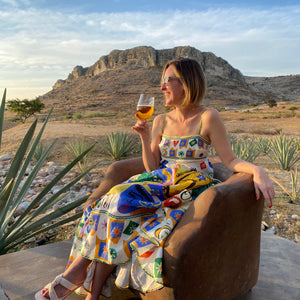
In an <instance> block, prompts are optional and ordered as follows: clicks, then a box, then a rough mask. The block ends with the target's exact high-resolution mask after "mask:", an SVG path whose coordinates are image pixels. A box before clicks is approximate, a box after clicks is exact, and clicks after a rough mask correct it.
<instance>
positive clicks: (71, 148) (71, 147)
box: [66, 140, 90, 173]
mask: <svg viewBox="0 0 300 300" xmlns="http://www.w3.org/2000/svg"><path fill="white" fill-rule="evenodd" d="M89 147H90V145H89V143H88V141H85V140H78V141H73V142H71V143H69V144H68V145H66V149H67V151H68V152H69V153H70V154H71V156H72V157H73V159H75V158H76V157H78V156H79V155H81V154H82V153H84V152H85V151H86V150H87V149H88V148H89ZM88 165H89V161H88V154H87V155H85V156H84V157H83V158H82V159H81V160H80V161H79V162H78V168H79V170H80V171H81V172H82V173H83V172H85V171H86V170H87V169H88Z"/></svg>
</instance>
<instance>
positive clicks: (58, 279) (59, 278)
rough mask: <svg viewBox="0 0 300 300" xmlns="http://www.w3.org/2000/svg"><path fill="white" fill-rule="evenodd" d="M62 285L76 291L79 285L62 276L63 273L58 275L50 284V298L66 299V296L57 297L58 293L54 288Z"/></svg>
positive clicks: (54, 299) (56, 299) (55, 299)
mask: <svg viewBox="0 0 300 300" xmlns="http://www.w3.org/2000/svg"><path fill="white" fill-rule="evenodd" d="M59 284H60V285H62V286H63V287H65V288H66V289H68V290H69V291H71V292H72V291H74V290H75V289H76V288H77V287H78V285H76V284H74V283H72V282H70V281H69V280H67V279H65V278H63V277H62V274H60V275H58V276H56V278H55V279H54V280H53V281H52V282H51V283H50V284H49V286H48V289H49V296H50V299H51V300H52V299H53V300H59V299H64V297H62V298H58V297H57V294H56V292H55V290H54V288H55V287H56V286H57V285H59Z"/></svg>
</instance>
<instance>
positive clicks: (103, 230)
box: [36, 59, 274, 299]
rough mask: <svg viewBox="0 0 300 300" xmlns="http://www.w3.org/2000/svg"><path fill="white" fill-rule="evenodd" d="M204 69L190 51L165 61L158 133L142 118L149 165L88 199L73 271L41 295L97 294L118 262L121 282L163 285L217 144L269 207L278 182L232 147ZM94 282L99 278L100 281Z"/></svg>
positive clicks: (139, 127) (139, 125) (147, 287)
mask: <svg viewBox="0 0 300 300" xmlns="http://www.w3.org/2000/svg"><path fill="white" fill-rule="evenodd" d="M205 89H206V82H205V76H204V74H203V71H202V69H201V67H200V65H199V64H198V63H197V62H196V61H194V60H191V59H177V60H173V61H170V62H169V63H167V65H166V66H165V68H164V71H163V75H162V82H161V90H162V91H163V93H164V96H165V105H166V106H167V107H170V108H173V110H171V111H170V112H168V113H166V114H163V115H158V116H157V117H156V118H155V119H154V122H153V128H152V137H151V133H150V128H149V126H148V123H147V122H145V121H142V120H139V119H138V120H137V122H136V124H135V126H134V127H133V130H135V131H136V132H137V133H138V134H139V135H140V138H141V141H142V149H143V150H142V158H143V163H144V167H145V169H146V171H148V172H147V173H144V174H141V175H137V176H134V177H132V178H131V179H130V180H129V181H127V182H125V183H123V184H120V185H117V186H115V187H113V188H112V189H111V190H110V191H109V192H108V193H107V194H106V195H105V196H104V197H103V198H102V199H101V201H100V200H98V201H96V202H94V203H92V204H91V205H89V206H88V207H87V208H86V210H85V213H84V216H83V218H82V220H81V222H80V224H79V227H78V231H77V234H76V237H75V240H74V245H73V249H72V251H71V254H70V262H71V263H69V266H68V268H67V269H66V271H65V272H64V273H63V274H62V275H60V276H59V277H58V278H57V279H56V280H55V281H54V282H53V283H51V284H50V285H48V286H47V287H45V288H44V289H43V290H42V291H40V292H39V293H37V294H36V299H49V298H50V299H52V298H53V299H56V298H55V296H54V293H55V294H56V295H57V296H58V297H61V298H59V299H63V298H65V297H66V296H67V295H68V294H69V293H70V292H71V291H73V290H75V289H76V288H77V287H80V289H81V290H82V289H83V287H84V288H85V289H86V290H89V292H90V293H88V294H87V296H86V299H98V297H99V295H100V294H101V292H102V289H103V286H104V284H105V282H106V280H107V278H108V276H109V275H110V274H111V273H112V271H113V270H114V269H115V267H116V266H117V268H116V276H117V279H116V284H117V285H118V286H120V287H128V286H131V287H133V288H135V289H138V290H140V291H142V292H148V291H152V290H155V289H159V288H161V287H162V286H163V282H162V276H161V271H162V270H161V261H162V248H163V243H164V241H165V239H166V237H167V236H168V234H169V233H170V232H171V230H172V229H173V228H174V226H175V225H176V224H177V222H178V220H179V219H180V217H181V216H182V214H183V213H184V211H185V210H186V209H187V208H188V206H189V204H190V203H191V201H192V200H193V199H195V198H196V197H197V196H198V195H199V193H201V191H203V189H205V188H207V187H209V186H210V185H211V184H214V183H213V179H212V176H213V169H212V165H211V164H210V162H209V159H208V151H209V147H210V145H211V144H212V145H213V146H214V148H215V150H216V152H217V153H218V155H219V157H220V158H221V160H222V162H223V163H224V165H225V166H226V167H227V168H228V169H230V170H231V171H233V172H244V173H249V174H252V175H253V181H254V185H255V192H256V198H257V199H258V198H259V197H260V193H262V194H263V196H264V198H265V200H266V202H267V204H268V206H269V207H271V205H272V200H273V199H274V189H273V186H272V183H271V181H270V179H269V177H268V175H267V173H266V172H265V170H264V169H263V168H261V167H258V166H256V165H254V164H251V163H248V162H245V161H243V160H241V159H239V158H237V157H236V156H235V155H234V153H233V152H232V149H231V146H230V143H229V141H228V138H227V134H226V131H225V127H224V125H223V123H222V121H221V119H220V116H219V114H218V112H217V111H216V110H214V109H211V108H207V107H204V106H203V105H202V100H203V97H204V94H205ZM93 283H94V284H93Z"/></svg>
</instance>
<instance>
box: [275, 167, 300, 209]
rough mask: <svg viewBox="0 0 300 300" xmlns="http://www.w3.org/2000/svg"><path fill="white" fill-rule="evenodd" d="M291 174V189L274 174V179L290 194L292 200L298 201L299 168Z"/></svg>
mask: <svg viewBox="0 0 300 300" xmlns="http://www.w3.org/2000/svg"><path fill="white" fill-rule="evenodd" d="M290 175H291V185H292V188H291V191H289V190H288V189H286V188H285V186H284V185H283V184H282V183H281V182H280V181H278V180H277V178H275V177H274V176H272V179H273V181H274V182H275V183H277V184H278V185H279V186H280V188H281V189H282V190H283V191H284V192H285V193H286V194H287V195H288V197H289V199H290V201H291V202H293V203H296V202H297V201H298V200H299V198H300V189H299V188H297V181H298V170H297V168H296V169H295V170H294V171H290Z"/></svg>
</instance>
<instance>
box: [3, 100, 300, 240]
mask: <svg viewBox="0 0 300 300" xmlns="http://www.w3.org/2000/svg"><path fill="white" fill-rule="evenodd" d="M291 107H294V108H293V109H291ZM220 114H221V117H222V118H223V120H224V123H225V126H226V129H227V131H228V132H229V133H235V134H239V135H248V136H264V137H270V138H271V137H273V136H274V135H276V134H280V133H281V134H284V135H287V136H289V137H293V138H295V139H298V141H299V133H300V121H299V120H300V102H296V103H286V102H283V103H279V104H278V105H277V107H273V108H269V107H268V106H266V105H260V106H256V107H243V108H238V109H237V108H234V109H228V110H225V109H223V110H220ZM13 117H14V116H13V115H12V114H11V113H10V112H6V113H5V120H4V131H3V135H2V144H1V153H0V155H3V154H12V155H13V154H14V153H15V151H16V149H17V147H18V145H19V144H20V142H21V140H22V138H23V137H24V135H25V133H26V132H27V130H28V128H29V126H30V125H31V123H32V120H28V121H27V122H26V123H25V124H21V123H19V122H15V121H13ZM152 119H153V118H152ZM134 123H135V118H134V112H133V113H132V114H131V113H128V114H122V116H121V117H118V115H116V116H106V117H96V118H85V117H84V112H83V113H82V117H81V118H79V119H66V118H64V117H63V116H53V117H52V118H51V119H50V121H49V122H48V124H47V125H46V129H45V132H44V134H43V138H42V142H43V144H44V145H45V146H47V145H50V143H52V141H54V140H55V139H56V140H57V141H56V144H55V147H54V148H53V150H52V152H51V154H50V156H49V157H48V161H54V162H55V163H56V164H57V165H66V164H67V163H68V162H70V161H71V158H70V154H69V153H68V152H67V150H66V147H65V146H66V145H68V144H69V143H72V142H74V141H82V140H85V141H88V143H90V144H93V143H96V146H95V147H94V149H93V150H92V152H91V153H90V156H89V160H90V161H91V162H93V163H94V162H95V161H97V162H99V164H98V167H97V168H96V169H94V170H93V172H97V173H98V174H99V175H100V176H103V175H104V173H105V169H106V168H107V166H108V165H109V164H111V163H112V161H113V160H112V159H111V158H110V157H108V156H107V155H106V154H105V153H104V151H103V148H102V146H101V145H103V143H105V141H106V138H105V136H106V135H107V134H109V133H111V132H124V133H127V134H129V135H132V138H134V139H135V140H136V144H137V147H136V148H135V150H134V151H133V152H132V153H131V154H130V156H131V157H133V156H139V155H140V154H141V153H140V149H141V148H140V144H139V139H138V137H137V135H136V134H135V133H134V131H133V130H132V129H131V126H133V125H134ZM41 126H42V122H38V126H37V127H38V128H40V127H41ZM255 163H257V164H260V165H262V166H263V167H265V168H266V170H267V171H268V172H269V174H270V175H272V176H275V177H276V178H277V179H278V180H280V181H281V182H282V183H283V184H284V185H285V186H286V188H287V189H290V185H291V184H290V174H289V172H288V171H283V170H280V169H279V168H278V167H276V166H275V165H274V163H273V162H272V161H271V160H270V159H269V158H267V157H265V156H260V157H258V159H257V160H256V161H255ZM297 167H298V168H299V162H298V164H297ZM298 177H300V176H298ZM299 185H300V182H299V178H298V185H297V188H298V189H299ZM274 186H275V190H276V200H275V203H274V206H273V207H272V209H273V210H275V212H276V217H272V216H271V215H270V209H269V208H267V207H266V208H265V212H264V221H265V222H266V223H267V224H268V225H269V227H272V226H274V227H275V228H276V234H278V235H280V236H282V237H285V238H288V239H290V240H294V241H296V240H297V238H300V220H298V221H297V222H294V223H293V224H291V223H289V222H287V216H290V215H298V216H299V217H300V200H299V199H298V202H297V203H294V204H291V203H288V198H287V197H286V195H285V194H284V193H283V190H282V189H281V188H280V187H279V186H278V185H277V184H276V183H274ZM298 242H299V241H298Z"/></svg>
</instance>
